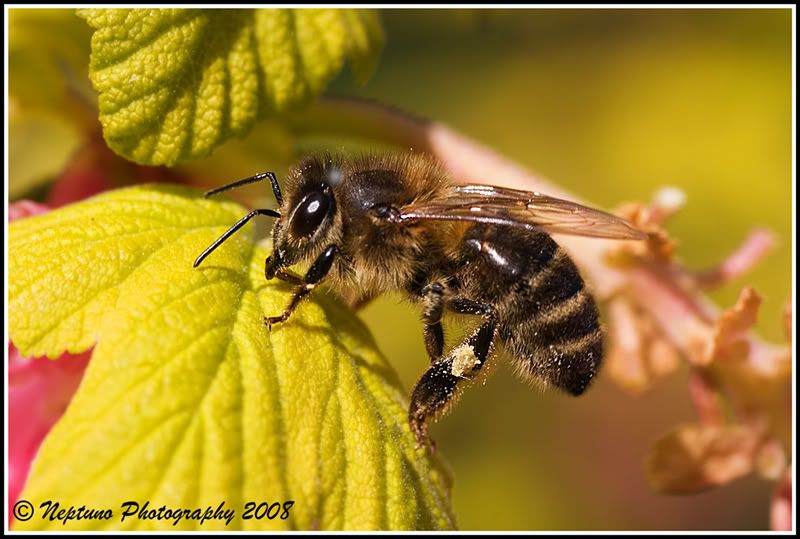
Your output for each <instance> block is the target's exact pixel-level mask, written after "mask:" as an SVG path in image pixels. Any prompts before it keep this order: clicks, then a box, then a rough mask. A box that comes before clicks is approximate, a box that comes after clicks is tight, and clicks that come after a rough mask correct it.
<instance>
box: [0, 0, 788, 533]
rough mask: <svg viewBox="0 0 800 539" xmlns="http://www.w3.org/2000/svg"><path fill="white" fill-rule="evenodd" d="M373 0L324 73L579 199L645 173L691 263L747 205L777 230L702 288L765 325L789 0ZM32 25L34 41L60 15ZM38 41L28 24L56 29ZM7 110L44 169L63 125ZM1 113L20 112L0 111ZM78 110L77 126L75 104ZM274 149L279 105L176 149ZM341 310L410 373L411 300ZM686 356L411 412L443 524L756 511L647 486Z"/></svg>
mask: <svg viewBox="0 0 800 539" xmlns="http://www.w3.org/2000/svg"><path fill="white" fill-rule="evenodd" d="M382 15H383V21H384V24H385V29H386V37H387V43H386V47H385V49H384V51H383V54H382V56H381V58H380V60H379V63H378V67H377V70H376V72H375V74H374V76H373V77H372V78H371V79H370V81H369V82H368V83H367V84H366V85H364V86H359V85H357V84H355V83H354V82H352V77H351V76H350V74H349V73H345V74H343V75H340V76H339V77H338V78H337V79H336V80H335V81H334V82H333V84H332V85H331V86H330V87H329V89H328V91H327V94H329V95H344V96H365V97H371V98H374V99H377V100H379V101H381V102H384V103H387V104H391V105H394V106H397V107H399V108H401V109H404V110H407V111H409V112H412V113H415V114H417V115H420V116H425V117H429V118H431V119H434V120H437V121H440V122H443V123H445V124H447V125H449V126H451V127H453V128H454V129H456V130H458V131H460V132H462V133H465V134H467V135H469V136H471V137H473V138H475V139H476V140H478V141H479V142H481V143H483V144H485V145H487V146H489V147H491V148H493V149H495V150H497V151H498V152H499V153H501V154H503V155H505V156H506V157H508V158H510V159H512V160H514V161H517V162H518V163H520V164H522V165H524V166H526V167H528V168H529V169H531V170H532V171H535V172H537V173H538V174H541V175H542V176H544V177H547V178H550V179H551V180H552V181H554V182H556V183H558V184H560V185H562V186H564V187H565V188H567V189H568V190H570V191H572V192H574V193H576V194H577V195H579V196H581V197H582V198H585V199H586V200H589V201H592V202H593V203H595V204H596V205H598V206H601V207H614V206H616V205H618V204H619V203H620V202H622V201H629V200H642V201H646V200H650V197H651V196H652V194H653V193H654V192H655V191H656V190H657V189H658V188H659V187H662V186H665V185H672V186H677V187H679V188H681V189H682V190H683V191H684V192H685V193H686V195H687V204H686V206H685V207H684V209H683V210H682V211H681V212H680V213H679V214H677V215H676V216H675V217H674V218H673V219H672V220H671V221H670V223H669V226H668V229H669V231H670V232H671V234H672V235H673V236H674V237H675V238H676V239H678V240H679V242H680V245H679V251H678V254H679V257H680V258H681V259H682V260H683V261H684V262H685V263H686V265H688V266H689V267H692V268H697V269H703V268H706V267H708V266H710V265H712V264H714V263H715V262H718V261H720V260H721V259H722V258H723V257H725V256H726V255H727V254H728V253H730V252H731V251H732V250H733V249H735V248H736V247H737V246H738V245H739V243H740V242H741V240H742V239H743V238H744V237H745V235H746V234H747V232H748V231H749V230H751V229H752V228H753V227H755V226H766V227H768V228H769V229H771V230H772V231H773V232H774V233H775V235H776V239H777V245H776V248H775V249H774V250H773V251H772V252H771V254H770V255H769V256H768V258H767V259H766V260H764V261H763V262H762V263H761V264H759V265H758V267H757V268H756V269H755V270H754V271H753V272H751V273H749V274H748V275H746V276H744V277H742V278H740V279H737V280H736V281H735V282H732V283H729V284H727V285H726V286H725V287H724V288H722V289H720V290H718V291H714V292H713V293H712V294H711V295H712V297H713V299H714V300H715V301H717V302H718V303H719V305H720V306H722V307H728V306H730V305H732V304H733V302H734V301H735V299H736V297H737V295H738V291H739V290H740V289H741V288H742V286H744V285H746V284H752V285H753V286H755V288H756V290H757V291H758V292H759V293H761V294H762V295H763V296H764V299H765V301H764V304H763V306H762V310H761V316H760V321H759V330H760V332H761V333H762V335H763V336H764V337H766V338H768V339H771V340H776V341H780V342H782V341H783V338H784V337H783V330H782V309H783V306H784V303H785V301H786V300H787V299H788V298H789V297H790V292H791V290H790V288H791V275H792V258H791V256H792V253H791V242H792V235H791V209H792V208H791V204H792V202H791V200H792V177H791V135H792V131H791V129H792V124H791V89H792V79H791V60H792V58H791V24H792V21H791V11H790V10H789V9H780V10H762V9H759V10H754V9H750V10H748V9H724V10H723V9H718V10H711V9H671V10H658V9H652V10H622V9H615V10H600V9H591V10H583V9H569V10H553V9H541V10H538V9H537V10H533V9H515V10H462V9H455V10H406V9H394V10H384V11H383V14H382ZM36 24H37V25H40V22H39V21H38V20H37V21H36ZM16 27H18V26H15V28H16ZM37 28H39V30H40V32H41V37H42V39H38V38H37V39H35V40H34V41H35V42H36V44H37V46H41V44H42V43H43V42H46V43H45V44H47V43H50V42H52V41H54V40H53V37H54V36H62V34H57V33H54V32H49V31H47V27H41V26H37ZM13 30H14V29H13V28H12V33H13ZM75 31H76V33H77V34H80V35H81V36H82V39H84V41H80V40H76V41H75V42H76V43H78V42H80V43H83V46H82V47H77V50H72V49H70V48H67V51H66V52H67V53H69V54H68V55H69V56H74V57H75V58H77V59H78V60H75V62H76V63H80V61H81V60H80V59H83V58H87V57H88V27H86V26H85V24H84V23H83V22H82V21H80V24H79V25H76V26H75ZM31 35H34V34H31ZM43 40H44V41H43ZM48 40H49V41H48ZM55 41H56V43H50V45H48V46H49V47H50V48H51V49H52V50H58V49H59V48H61V49H63V47H62V46H61V45H60V44H59V43H57V41H59V40H55ZM60 53H61V54H64V50H61V51H60ZM25 54H27V52H26V51H24V50H22V51H20V50H17V51H15V52H14V54H13V55H12V56H11V64H12V65H14V61H16V65H17V66H23V67H24V66H27V73H24V74H23V75H24V76H27V77H28V79H24V77H23V78H19V77H18V78H17V79H15V80H16V81H19V80H23V79H24V80H29V81H33V82H34V83H36V82H37V81H38V80H39V79H38V77H45V76H51V77H52V78H53V80H55V78H57V76H58V75H52V74H48V73H45V72H44V71H43V70H42V69H39V67H43V66H46V63H45V64H42V63H38V62H37V58H27V57H26V56H25ZM37 66H39V67H37ZM16 73H17V74H18V75H19V74H20V73H21V72H20V71H18V72H16ZM76 73H77V74H76ZM73 75H75V77H74V78H75V80H74V81H73V82H75V83H76V84H75V87H76V88H77V90H76V89H75V88H73V89H72V91H73V93H75V92H77V93H81V92H83V95H84V96H85V97H86V96H88V97H87V99H88V100H89V101H91V99H92V98H93V95H90V94H91V93H92V91H91V88H89V87H88V80H87V79H85V77H82V76H80V75H81V74H80V73H79V70H78V72H74V73H73ZM20 84H21V83H20ZM35 87H40V88H49V86H47V84H34V88H35ZM45 93H46V92H45ZM26 97H30V98H31V100H33V101H35V99H33V98H36V96H35V95H32V96H28V95H27V94H26ZM45 98H48V97H47V96H43V97H42V99H45ZM48 99H49V98H48ZM26 106H31V105H30V104H27V105H26ZM18 110H19V109H18V104H16V103H15V104H12V107H11V110H10V117H11V123H12V126H13V125H15V126H16V127H15V129H14V130H13V132H14V137H16V138H17V141H22V142H24V143H22V142H21V143H20V144H17V145H16V146H14V145H12V148H11V154H10V158H11V163H10V167H11V178H13V179H14V182H16V184H17V185H19V184H20V183H21V182H23V181H24V180H25V178H23V176H22V174H23V173H26V174H31V175H32V174H34V172H35V173H36V174H39V175H41V174H43V173H41V172H38V171H33V172H32V171H31V168H30V166H28V165H29V164H30V163H34V164H36V163H37V162H38V161H39V157H40V156H41V155H45V154H46V155H49V156H51V160H50V161H52V162H46V161H41V163H39V164H40V165H42V166H45V165H47V166H50V169H48V171H45V173H50V171H51V172H52V173H55V172H56V171H59V170H61V168H62V167H63V162H64V161H66V160H67V159H68V157H69V155H71V153H72V152H74V150H75V147H76V145H77V144H78V143H77V142H76V140H75V139H76V137H77V136H76V135H72V134H70V132H69V129H75V127H74V126H73V127H69V124H65V123H64V122H63V121H62V120H59V119H56V118H54V117H52V116H42V117H34V118H33V120H31V118H32V117H31V116H29V115H28V116H24V117H23V115H21V114H19V113H18ZM31 110H33V109H31ZM15 113H16V115H17V116H18V117H20V118H22V119H23V120H25V123H24V124H23V123H22V121H20V123H18V124H14V122H15V120H14V117H15ZM78 114H81V113H78ZM90 116H91V118H90V119H91V122H90V123H92V126H93V127H91V128H93V129H96V128H97V126H96V125H95V124H96V122H95V120H96V115H95V114H94V113H92V115H90ZM23 128H24V129H23ZM59 130H65V131H67V132H66V134H59V133H60V131H59ZM51 139H52V140H51ZM48 140H51V141H50V142H48ZM15 148H16V149H18V151H19V152H23V151H24V152H25V154H24V155H23V154H22V153H15V151H17V150H16V149H15ZM237 152H238V153H237ZM290 153H291V144H290V143H288V142H287V141H286V140H285V138H284V133H283V132H282V131H281V129H280V127H276V126H275V125H274V124H270V123H269V122H264V124H263V125H261V126H259V127H257V128H256V130H255V131H254V132H253V134H251V136H250V137H248V138H247V139H246V140H245V141H244V142H241V143H236V142H232V143H229V144H227V145H225V146H223V147H222V148H220V150H219V151H218V152H217V153H215V154H214V155H213V156H212V157H211V158H208V159H206V160H202V161H197V162H194V163H190V164H189V165H187V166H186V167H184V168H183V169H182V170H183V171H184V172H185V171H187V170H188V171H190V172H196V171H202V173H203V176H205V177H207V178H208V181H209V182H210V183H211V184H214V185H217V184H219V183H222V182H224V181H229V180H230V179H233V178H235V177H238V176H239V175H246V174H251V173H254V172H257V171H259V170H264V169H272V170H277V171H279V172H280V171H281V170H285V163H284V162H283V161H280V159H281V157H280V156H288V155H289V154H290ZM52 156H58V158H53V157H52ZM239 157H241V159H240V158H239ZM287 159H288V158H287ZM276 161H277V162H279V163H280V164H277V163H276ZM15 162H16V163H18V164H20V165H19V166H20V168H18V169H17V170H15V169H14V163H15ZM23 164H25V166H24V167H23V166H22V165H23ZM254 169H255V170H254ZM159 174H160V172H158V171H157V172H154V173H153V175H152V176H153V177H155V176H157V175H159ZM493 180H502V178H494V179H493ZM20 189H22V188H20ZM37 189H38V191H37V190H34V191H31V190H30V189H28V190H27V191H25V193H24V194H26V195H27V196H31V194H33V195H34V196H37V195H38V197H39V198H43V197H44V196H45V195H46V191H42V188H37ZM12 191H13V189H12ZM20 192H21V193H22V192H23V190H21V191H20ZM12 196H13V197H14V198H16V196H14V195H12ZM361 316H362V318H363V319H364V320H365V321H366V323H367V324H368V325H369V326H370V328H371V329H372V331H373V333H374V335H375V337H376V339H377V341H378V345H379V347H380V349H381V350H382V351H383V352H384V353H385V354H386V356H387V357H388V358H389V360H390V361H391V363H392V364H393V365H394V366H395V368H396V369H397V370H398V372H399V373H400V376H401V379H402V381H403V383H404V385H405V387H406V388H408V389H409V390H410V389H411V388H412V387H413V385H414V383H415V382H416V380H417V378H418V377H419V376H420V375H421V374H422V372H423V371H424V370H425V368H426V366H427V355H426V353H425V349H424V346H423V341H422V330H421V324H420V322H419V316H418V313H417V310H416V309H415V308H413V307H412V306H410V305H408V304H406V303H403V302H402V300H401V299H400V298H399V296H387V297H384V298H381V299H379V300H376V301H375V302H373V303H372V304H370V305H369V306H368V307H367V308H366V309H365V310H364V311H362V313H361ZM686 375H687V372H686V369H685V368H681V369H679V370H678V372H676V373H675V374H673V375H671V376H669V377H668V378H667V379H665V380H663V381H662V382H659V383H657V384H656V386H655V387H654V388H652V389H651V390H650V391H648V392H646V393H644V394H642V395H638V396H636V395H630V394H628V393H625V392H623V391H622V390H621V389H619V388H618V387H616V386H615V385H613V384H612V383H611V382H610V381H609V380H608V379H607V377H604V376H603V375H602V372H601V375H600V377H599V379H598V381H597V383H596V384H595V386H594V387H593V388H592V389H591V391H589V392H588V393H587V394H585V396H583V397H581V398H579V399H573V398H570V397H566V396H562V395H560V394H556V393H543V392H541V391H538V390H535V389H532V388H531V387H529V386H528V385H527V384H526V383H524V382H522V381H520V380H518V379H517V378H516V377H514V376H513V374H512V372H511V369H509V368H507V367H506V366H503V365H501V366H500V368H498V369H496V371H495V373H494V375H493V376H492V377H490V378H489V379H488V380H487V382H486V383H485V384H484V385H483V386H477V387H473V388H471V389H469V390H468V391H466V392H465V393H464V397H463V398H462V400H461V402H460V403H459V405H458V406H456V407H455V408H454V409H453V412H452V413H451V414H450V415H449V416H447V417H446V418H445V419H444V420H443V421H441V422H440V423H438V424H436V425H434V427H433V429H432V435H433V437H434V439H435V440H436V441H437V443H438V448H439V450H440V451H441V452H442V454H443V455H444V456H445V458H446V459H447V461H448V462H449V464H450V467H451V471H452V474H453V478H454V489H453V496H454V501H455V511H456V515H457V517H458V521H459V525H460V527H461V528H462V529H465V530H473V529H477V530H481V529H503V530H505V529H508V530H514V529H531V530H546V529H553V530H561V529H566V530H570V529H576V530H582V529H614V530H615V529H621V530H625V529H646V530H649V529H675V530H681V529H698V530H703V529H710V530H714V529H719V530H723V529H741V530H748V529H765V528H767V526H768V515H769V505H768V501H769V497H770V495H771V490H772V488H773V486H772V484H771V483H768V482H765V481H762V480H760V479H757V478H754V477H751V478H747V479H743V480H739V481H736V482H734V483H732V484H730V485H728V486H725V487H723V488H719V489H716V490H713V491H710V492H707V493H704V494H701V495H693V496H684V497H674V496H663V495H657V494H653V493H652V492H651V491H650V490H649V488H648V486H647V484H646V482H645V475H644V457H645V455H646V454H647V452H648V450H649V448H650V446H651V444H652V443H653V442H654V441H655V440H656V439H657V438H658V437H659V436H661V435H662V434H664V433H666V432H667V431H668V430H670V429H671V428H672V427H674V426H676V425H677V424H678V423H680V422H683V421H692V420H693V419H694V414H693V411H692V410H691V407H690V405H689V401H688V397H687V391H686Z"/></svg>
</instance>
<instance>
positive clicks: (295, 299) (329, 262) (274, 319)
mask: <svg viewBox="0 0 800 539" xmlns="http://www.w3.org/2000/svg"><path fill="white" fill-rule="evenodd" d="M337 252H338V248H337V247H336V245H329V246H328V247H327V248H326V249H325V250H324V251H323V252H322V254H321V255H319V257H317V259H316V260H315V261H314V263H313V264H311V267H310V268H308V271H307V272H306V275H305V277H303V280H302V284H300V285H299V286H298V287H297V288H296V289H295V291H294V294H292V299H291V301H290V302H289V306H288V307H286V310H284V311H283V314H281V315H280V316H269V317H265V318H264V324H265V325H266V326H267V327H268V328H269V329H270V330H271V329H272V326H273V325H274V324H280V323H281V322H285V321H286V320H288V319H289V317H290V316H291V315H292V313H293V312H294V310H295V309H296V308H297V305H299V304H300V301H301V300H302V299H303V298H304V297H306V296H307V295H308V293H309V292H311V291H312V290H314V288H316V286H317V285H318V284H319V283H320V282H321V281H322V280H323V279H324V278H325V276H326V275H328V272H329V271H330V269H331V267H332V266H333V259H334V257H335V255H336V253H337ZM287 275H288V274H287Z"/></svg>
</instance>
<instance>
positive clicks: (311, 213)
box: [194, 154, 645, 450]
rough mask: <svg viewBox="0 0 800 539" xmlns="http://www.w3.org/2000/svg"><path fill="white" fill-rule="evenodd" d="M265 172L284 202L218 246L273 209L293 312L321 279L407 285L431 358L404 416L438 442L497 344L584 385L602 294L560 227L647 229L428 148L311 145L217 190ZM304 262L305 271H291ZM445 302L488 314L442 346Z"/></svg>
mask: <svg viewBox="0 0 800 539" xmlns="http://www.w3.org/2000/svg"><path fill="white" fill-rule="evenodd" d="M263 180H269V181H270V183H271V184H272V190H273V193H274V195H275V199H276V201H277V203H278V206H279V208H278V210H272V209H256V210H253V211H251V212H250V213H249V214H247V215H246V216H245V217H243V218H242V219H241V220H239V221H238V222H237V223H236V224H234V225H233V226H232V227H231V228H230V229H229V230H228V231H227V232H225V233H224V234H223V235H222V236H220V237H219V239H217V240H216V241H215V242H214V243H213V244H211V245H210V246H209V247H208V248H207V249H206V250H205V251H204V252H203V253H202V254H201V255H200V256H199V257H198V258H197V260H195V262H194V266H195V267H197V266H198V265H199V264H200V263H201V262H202V261H203V260H204V259H205V258H206V257H207V256H208V255H209V254H210V253H211V252H212V251H214V249H216V248H217V247H218V246H219V245H220V244H221V243H223V242H224V241H225V240H226V239H227V238H229V237H230V236H231V235H232V234H233V233H235V232H236V231H237V230H239V229H240V228H241V227H242V226H244V224H245V223H247V222H248V221H249V220H250V219H252V218H253V217H255V216H257V215H266V216H270V217H275V218H276V220H275V223H274V227H273V230H272V239H273V241H272V254H271V255H270V256H269V257H268V258H267V259H266V261H265V267H264V276H265V277H266V279H267V280H271V279H273V278H276V277H277V278H279V279H283V280H285V281H288V282H290V283H293V284H294V285H295V286H296V288H295V290H294V293H293V294H292V296H291V299H290V300H289V302H288V305H287V307H286V309H285V310H284V311H283V313H281V314H279V315H277V316H269V317H265V319H264V322H265V324H266V325H267V326H268V327H270V328H271V327H272V326H273V325H275V324H279V323H282V322H285V321H286V320H287V319H288V318H289V317H290V316H291V314H292V313H293V312H294V310H295V309H296V308H297V306H298V305H299V304H300V301H301V300H302V299H303V298H304V297H305V296H307V295H308V294H309V293H310V292H311V291H312V290H314V289H315V288H316V287H317V286H318V285H320V284H321V283H323V282H324V283H325V284H326V285H328V286H329V287H330V288H331V289H332V290H334V291H335V292H337V293H338V294H339V295H340V296H341V297H343V298H344V299H345V300H347V301H349V302H351V303H352V302H355V301H357V300H358V299H359V298H362V299H363V298H372V297H375V296H376V295H378V294H380V293H383V292H386V291H390V290H399V291H402V292H404V293H405V294H406V295H408V297H409V298H410V299H411V300H412V301H414V302H416V303H418V304H419V305H420V306H421V311H422V322H423V336H424V341H425V347H426V349H427V352H428V355H429V356H430V360H431V365H430V367H429V368H428V369H427V370H426V371H425V373H424V374H423V375H422V377H421V378H420V379H419V381H418V382H417V384H416V386H415V387H414V390H413V392H412V394H411V405H410V409H409V413H408V420H409V424H410V428H411V431H412V432H413V434H414V435H415V437H416V439H417V443H418V446H422V447H428V448H430V449H431V450H432V449H433V444H432V442H431V440H430V438H429V436H428V421H429V420H431V419H432V418H436V417H438V416H440V415H442V414H443V413H444V412H446V411H447V410H448V409H449V408H450V407H451V405H452V404H453V403H454V402H455V401H456V399H457V397H458V395H459V393H460V392H461V389H462V388H463V386H465V385H466V384H468V383H469V381H470V380H474V379H475V378H476V377H477V376H478V375H479V374H480V372H481V370H482V369H484V368H485V366H486V364H487V363H491V362H492V361H493V358H494V357H495V354H494V353H493V352H494V348H495V345H496V344H500V345H502V347H503V348H504V350H505V352H506V354H505V355H506V356H507V357H508V358H509V359H510V361H511V362H512V363H513V364H514V365H515V366H516V370H517V371H518V372H519V373H520V374H522V375H523V377H527V378H532V379H534V380H539V381H541V382H544V383H545V384H546V385H550V386H555V387H557V388H559V389H561V390H564V391H566V392H567V393H570V394H572V395H580V394H581V393H583V392H584V390H586V388H587V387H588V386H589V384H590V383H591V381H592V379H593V378H594V376H595V374H596V373H597V371H598V368H599V367H600V363H601V360H602V357H603V332H602V330H601V327H600V323H599V321H598V311H597V306H596V304H595V301H594V298H593V297H592V295H591V294H590V293H589V292H588V291H587V289H586V286H585V284H584V281H583V279H582V278H581V275H580V273H579V272H578V269H577V267H576V266H575V264H574V263H573V261H572V260H571V259H570V257H569V256H568V255H567V253H566V252H565V251H564V250H563V249H562V248H561V247H560V246H559V245H558V244H557V243H556V242H555V241H554V240H553V239H552V238H551V236H550V234H551V233H559V234H572V235H580V236H590V237H595V238H611V239H623V240H640V239H644V238H645V234H644V233H643V232H641V231H639V230H637V229H636V228H634V227H633V226H632V225H631V224H630V223H628V222H627V221H625V220H624V219H621V218H619V217H615V216H613V215H610V214H608V213H605V212H602V211H600V210H596V209H592V208H589V207H586V206H583V205H581V204H577V203H575V202H569V201H567V200H562V199H558V198H553V197H549V196H547V195H543V194H540V193H535V192H529V191H521V190H516V189H508V188H504V187H496V186H491V185H477V184H475V185H461V184H454V183H452V182H451V181H450V180H449V178H448V176H447V174H446V173H445V172H444V170H443V169H442V168H441V167H440V166H439V165H438V164H437V163H436V162H435V161H433V160H432V159H431V158H428V157H425V156H423V155H420V154H383V155H363V156H359V157H345V156H336V155H330V154H325V155H317V156H310V157H307V158H305V159H304V160H302V161H301V162H300V163H299V164H297V165H296V166H294V167H292V168H291V170H290V171H289V173H288V176H287V177H286V179H285V182H284V186H283V187H284V188H283V190H282V189H281V187H280V185H279V184H278V180H277V177H276V176H275V174H274V173H272V172H265V173H263V174H258V175H256V176H253V177H251V178H246V179H243V180H239V181H237V182H234V183H231V184H228V185H225V186H222V187H219V188H217V189H213V190H211V191H209V192H207V193H206V196H210V195H214V194H217V193H220V192H222V191H226V190H228V189H232V188H235V187H239V186H242V185H245V184H249V183H253V182H258V181H263ZM301 263H306V264H309V263H310V266H308V270H307V271H306V272H305V275H304V276H303V277H298V276H296V275H294V274H292V273H289V272H288V271H287V270H286V268H288V267H289V266H293V265H295V264H301ZM445 310H448V311H452V312H454V313H458V314H467V315H475V316H477V317H480V323H479V324H478V325H477V328H476V329H474V330H473V331H472V332H471V333H469V334H468V335H467V336H466V337H465V338H464V339H463V341H462V342H461V343H460V344H458V345H457V346H455V347H453V349H452V350H450V351H449V352H448V353H447V354H445V353H444V352H445V351H444V344H445V338H444V331H443V328H442V316H443V315H444V313H445Z"/></svg>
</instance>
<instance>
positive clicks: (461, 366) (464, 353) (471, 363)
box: [450, 344, 480, 378]
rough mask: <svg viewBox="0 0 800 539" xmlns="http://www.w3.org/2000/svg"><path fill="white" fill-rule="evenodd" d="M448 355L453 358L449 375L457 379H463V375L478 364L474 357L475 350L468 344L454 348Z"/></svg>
mask: <svg viewBox="0 0 800 539" xmlns="http://www.w3.org/2000/svg"><path fill="white" fill-rule="evenodd" d="M450 355H451V356H452V357H453V362H452V365H451V367H450V373H451V374H452V375H453V376H458V377H459V378H463V377H464V374H466V373H468V372H469V371H471V370H472V369H473V368H475V366H476V365H478V364H479V363H480V361H478V358H477V356H475V350H473V349H472V347H471V346H469V345H468V344H462V345H460V346H457V347H455V348H454V349H453V351H452V352H451V353H450Z"/></svg>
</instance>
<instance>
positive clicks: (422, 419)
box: [408, 317, 496, 451]
mask: <svg viewBox="0 0 800 539" xmlns="http://www.w3.org/2000/svg"><path fill="white" fill-rule="evenodd" d="M495 328H496V323H495V320H494V317H492V318H488V319H486V320H485V321H484V322H483V324H481V326H480V327H479V328H478V329H477V330H476V331H475V332H474V333H473V334H472V335H471V336H469V337H468V338H467V339H465V340H464V341H463V342H462V343H461V344H460V345H459V346H456V347H455V348H453V350H452V351H451V352H450V353H449V354H448V355H447V357H445V358H444V359H442V360H440V361H437V362H436V363H434V364H433V365H431V366H430V367H429V368H428V370H427V371H425V374H423V375H422V378H420V380H419V381H418V382H417V385H416V386H415V387H414V391H413V392H412V393H411V406H410V408H409V411H408V421H409V425H410V427H411V432H413V433H414V436H415V437H416V438H417V447H427V448H428V449H429V450H430V451H433V449H434V444H433V441H432V440H431V439H430V437H429V436H428V420H429V419H430V418H433V417H436V416H439V415H441V414H443V413H445V412H446V411H447V409H448V408H449V407H451V406H452V405H453V404H454V403H455V402H456V399H457V398H458V394H459V393H460V391H461V390H462V389H463V387H464V386H466V385H467V384H469V381H470V380H471V379H473V378H474V377H475V376H476V375H477V374H478V373H479V372H480V370H481V368H483V366H484V365H485V363H486V360H487V359H488V358H489V354H490V353H491V349H492V343H493V341H494V337H495Z"/></svg>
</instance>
